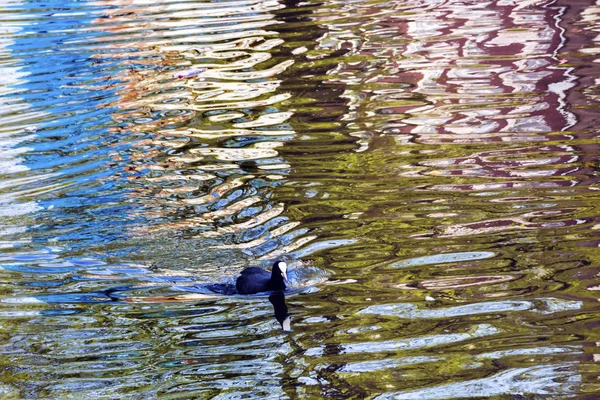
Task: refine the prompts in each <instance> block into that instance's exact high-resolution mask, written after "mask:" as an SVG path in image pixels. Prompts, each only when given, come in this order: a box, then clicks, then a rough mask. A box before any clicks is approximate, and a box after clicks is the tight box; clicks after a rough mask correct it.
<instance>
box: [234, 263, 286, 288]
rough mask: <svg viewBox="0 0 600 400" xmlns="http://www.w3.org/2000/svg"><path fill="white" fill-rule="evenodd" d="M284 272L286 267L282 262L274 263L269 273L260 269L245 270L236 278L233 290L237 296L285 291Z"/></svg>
mask: <svg viewBox="0 0 600 400" xmlns="http://www.w3.org/2000/svg"><path fill="white" fill-rule="evenodd" d="M286 272H287V265H286V263H284V262H283V261H275V263H274V264H273V270H272V271H271V273H269V272H268V271H265V270H264V269H262V268H256V267H250V268H246V269H245V270H243V271H242V274H241V275H240V276H239V277H238V278H237V281H236V282H235V288H236V289H237V292H238V293H239V294H253V293H260V292H271V291H274V290H285V281H287V274H286Z"/></svg>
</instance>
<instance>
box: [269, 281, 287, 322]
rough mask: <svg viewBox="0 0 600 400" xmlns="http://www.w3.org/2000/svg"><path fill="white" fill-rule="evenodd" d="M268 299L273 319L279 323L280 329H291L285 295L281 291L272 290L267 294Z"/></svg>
mask: <svg viewBox="0 0 600 400" xmlns="http://www.w3.org/2000/svg"><path fill="white" fill-rule="evenodd" d="M269 301H270V302H271V304H273V311H274V312H275V319H276V320H277V321H278V322H279V323H280V324H281V329H283V330H284V331H291V330H292V329H291V326H290V325H291V323H292V318H291V317H290V313H289V312H288V308H287V304H285V295H284V294H283V292H282V291H277V292H273V293H271V294H270V295H269Z"/></svg>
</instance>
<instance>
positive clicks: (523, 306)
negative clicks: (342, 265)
mask: <svg viewBox="0 0 600 400" xmlns="http://www.w3.org/2000/svg"><path fill="white" fill-rule="evenodd" d="M536 302H539V306H541V307H538V304H536ZM582 306H583V303H582V302H581V301H569V300H561V299H555V298H547V299H536V300H535V301H527V300H520V301H489V302H482V303H474V304H467V305H464V306H455V307H446V308H439V309H430V308H423V309H419V308H418V306H417V305H415V304H410V303H398V304H380V305H374V306H369V307H367V308H365V309H362V310H360V311H359V312H358V314H377V315H395V316H398V317H401V318H408V319H424V318H448V317H460V316H465V315H476V314H490V313H498V312H508V311H532V312H539V313H541V314H551V313H553V312H560V311H568V310H578V309H580V308H581V307H582Z"/></svg>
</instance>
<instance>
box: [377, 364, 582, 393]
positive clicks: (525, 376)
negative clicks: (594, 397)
mask: <svg viewBox="0 0 600 400" xmlns="http://www.w3.org/2000/svg"><path fill="white" fill-rule="evenodd" d="M576 366H577V363H563V364H550V365H540V366H535V367H527V368H512V369H509V370H507V371H504V372H500V373H498V374H495V375H492V376H490V377H487V378H482V379H474V380H470V381H465V382H456V383H450V384H448V385H441V386H437V387H433V388H426V389H421V390H414V391H408V392H397V393H387V394H383V395H381V396H377V397H376V398H375V399H377V400H387V399H394V400H400V399H402V400H409V399H415V400H424V399H450V398H455V397H478V398H481V397H491V396H502V395H511V394H512V395H529V394H536V395H559V394H565V395H566V394H569V393H571V394H572V393H574V391H575V388H576V385H577V384H579V383H581V375H579V374H577V373H576V372H575V368H576Z"/></svg>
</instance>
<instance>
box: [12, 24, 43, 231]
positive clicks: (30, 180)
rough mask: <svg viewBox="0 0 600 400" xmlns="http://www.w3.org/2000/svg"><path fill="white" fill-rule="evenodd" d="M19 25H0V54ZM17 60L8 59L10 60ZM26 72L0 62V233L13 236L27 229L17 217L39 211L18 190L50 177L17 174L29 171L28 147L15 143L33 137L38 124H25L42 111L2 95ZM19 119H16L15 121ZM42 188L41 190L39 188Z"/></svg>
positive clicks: (24, 193) (23, 77)
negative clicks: (26, 164)
mask: <svg viewBox="0 0 600 400" xmlns="http://www.w3.org/2000/svg"><path fill="white" fill-rule="evenodd" d="M21 29H22V28H21V27H19V26H17V25H10V24H6V25H5V26H3V27H2V28H0V56H2V58H4V57H10V53H9V51H7V50H4V49H7V48H8V47H9V46H12V45H14V40H12V39H10V36H12V35H16V34H17V33H18V32H19V31H20V30H21ZM16 61H17V60H15V59H11V62H12V63H16ZM26 77H27V73H25V72H23V71H22V70H21V68H20V67H18V66H13V65H12V64H9V63H6V62H3V63H1V64H0V121H2V123H3V125H4V126H0V174H1V176H0V217H1V218H2V222H0V236H6V235H14V234H17V233H22V232H25V231H27V229H28V228H27V226H26V224H25V223H22V222H19V220H16V219H15V218H16V217H20V216H24V215H27V214H32V213H34V212H36V211H39V210H41V208H42V207H40V206H39V205H38V204H37V202H36V201H20V200H19V197H21V196H24V195H27V194H33V193H27V191H19V190H18V189H19V188H21V187H23V186H24V185H28V184H35V183H36V182H40V181H41V180H43V179H45V178H48V177H50V176H51V175H50V174H46V175H45V176H38V177H19V176H18V175H16V174H19V173H22V172H25V171H28V170H29V168H28V167H27V166H25V165H23V164H22V162H23V161H22V159H21V158H20V156H22V155H23V154H24V153H27V152H29V151H31V150H32V149H31V148H29V147H19V148H17V146H18V145H19V144H20V143H22V142H24V141H27V140H31V139H33V138H34V137H35V135H33V134H28V133H32V132H35V130H37V127H34V126H33V125H32V126H27V125H26V124H27V123H28V122H30V123H32V121H34V120H35V119H36V118H39V117H40V116H42V115H43V113H41V112H33V111H28V109H29V105H28V104H27V103H25V102H24V101H23V100H22V99H19V98H14V97H13V98H11V99H10V101H8V98H7V99H6V100H5V99H4V98H3V95H7V94H10V93H11V92H12V91H13V89H11V87H15V86H17V85H19V84H22V83H23V82H25V80H26ZM17 121H19V122H17ZM39 190H43V189H39Z"/></svg>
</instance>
